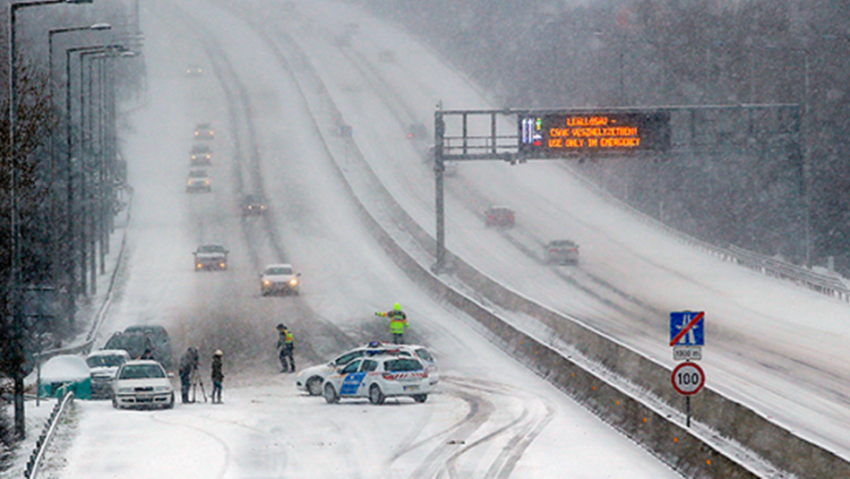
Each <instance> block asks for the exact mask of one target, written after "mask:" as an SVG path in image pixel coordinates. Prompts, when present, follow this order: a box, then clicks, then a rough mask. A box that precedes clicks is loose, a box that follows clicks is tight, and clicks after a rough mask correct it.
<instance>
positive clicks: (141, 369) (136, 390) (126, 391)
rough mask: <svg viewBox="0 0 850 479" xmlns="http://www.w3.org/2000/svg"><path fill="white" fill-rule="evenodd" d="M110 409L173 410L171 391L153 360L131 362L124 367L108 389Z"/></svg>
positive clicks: (159, 367)
mask: <svg viewBox="0 0 850 479" xmlns="http://www.w3.org/2000/svg"><path fill="white" fill-rule="evenodd" d="M112 391H113V394H112V407H114V408H116V409H118V408H164V409H171V408H173V407H174V387H173V386H172V385H171V379H170V378H169V377H168V373H166V372H165V369H164V368H163V367H162V365H161V364H159V363H158V362H156V361H153V360H133V361H127V362H126V363H124V364H123V365H122V366H121V368H120V369H119V370H118V375H117V377H116V378H115V381H113V386H112Z"/></svg>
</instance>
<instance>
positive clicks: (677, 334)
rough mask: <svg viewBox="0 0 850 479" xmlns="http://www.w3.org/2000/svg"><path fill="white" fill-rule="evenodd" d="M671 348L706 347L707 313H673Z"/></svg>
mask: <svg viewBox="0 0 850 479" xmlns="http://www.w3.org/2000/svg"><path fill="white" fill-rule="evenodd" d="M670 346H705V311H679V312H671V313H670Z"/></svg>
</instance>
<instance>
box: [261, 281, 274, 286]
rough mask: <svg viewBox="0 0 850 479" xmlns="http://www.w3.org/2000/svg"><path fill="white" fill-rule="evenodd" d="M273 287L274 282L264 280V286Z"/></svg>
mask: <svg viewBox="0 0 850 479" xmlns="http://www.w3.org/2000/svg"><path fill="white" fill-rule="evenodd" d="M271 285H272V282H271V281H269V280H267V279H264V280H263V286H271Z"/></svg>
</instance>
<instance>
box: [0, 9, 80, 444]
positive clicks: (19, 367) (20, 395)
mask: <svg viewBox="0 0 850 479" xmlns="http://www.w3.org/2000/svg"><path fill="white" fill-rule="evenodd" d="M59 3H71V4H83V3H92V0H41V1H36V2H20V3H12V4H10V5H9V153H8V155H9V158H8V159H7V166H8V168H9V169H10V170H11V171H10V173H11V178H10V180H9V196H10V202H9V215H10V216H11V218H10V220H9V225H10V230H11V231H10V237H11V238H10V239H11V243H12V244H11V248H10V249H11V256H12V257H11V264H10V268H9V291H8V298H9V299H8V301H7V308H8V313H9V314H10V316H11V317H12V338H11V339H12V341H11V343H12V344H11V348H10V349H11V350H12V351H11V352H12V357H13V363H14V366H13V368H14V371H12V377H13V380H14V383H15V434H16V435H17V437H19V438H21V439H23V438H24V437H26V420H25V416H24V371H23V365H24V359H25V358H24V346H23V318H22V317H21V238H20V234H21V232H20V218H18V168H19V166H20V159H19V155H18V152H17V144H16V143H15V142H16V138H15V133H16V132H15V127H16V124H15V123H16V121H17V119H18V118H17V117H18V105H17V96H16V95H17V88H18V72H17V67H18V65H17V55H18V51H17V45H16V44H15V24H16V23H17V13H18V10H20V9H22V8H27V7H37V6H43V5H55V4H59Z"/></svg>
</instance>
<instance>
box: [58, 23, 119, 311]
mask: <svg viewBox="0 0 850 479" xmlns="http://www.w3.org/2000/svg"><path fill="white" fill-rule="evenodd" d="M110 29H112V26H111V25H109V24H108V23H96V24H94V25H87V26H80V27H69V28H57V29H54V30H50V32H49V34H48V75H49V76H48V78H49V88H50V105H51V106H52V107H53V108H54V109H56V97H55V93H54V90H55V88H54V73H53V56H54V53H53V37H54V36H56V35H62V34H67V33H74V32H83V31H105V30H110ZM66 94H68V93H67V92H66ZM50 158H51V162H52V163H53V165H54V168H51V170H52V171H57V168H56V166H57V165H58V162H57V161H56V134H55V133H54V134H51V136H50ZM65 188H68V185H67V184H66V185H65ZM51 191H52V195H51V196H52V201H51V221H52V223H53V225H52V227H51V228H50V231H51V234H52V235H54V238H53V240H52V241H51V244H53V261H52V262H51V263H52V268H53V278H54V284H55V285H58V284H60V283H63V284H64V288H57V289H64V290H65V292H66V295H65V297H66V302H65V304H66V305H68V304H69V303H70V301H74V299H73V298H70V299H68V298H69V297H70V296H71V294H72V291H73V281H74V279H73V278H71V277H67V267H63V266H62V263H63V261H68V258H71V257H73V249H72V247H71V245H70V243H69V242H66V241H59V240H60V232H61V231H65V229H66V228H65V227H64V226H62V227H60V223H63V222H62V221H60V219H59V218H60V216H61V212H60V207H59V204H60V203H61V192H60V189H59V188H57V187H52V188H51ZM70 221H73V218H71V217H70V216H68V217H66V218H65V222H70ZM63 272H64V273H66V274H65V276H66V277H65V278H64V280H62V281H60V278H61V276H62V275H63ZM72 310H73V308H70V307H68V308H66V309H65V311H66V312H67V313H68V314H69V316H68V317H67V322H68V324H72V323H73V321H74V318H73V316H70V313H71V312H72Z"/></svg>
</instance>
